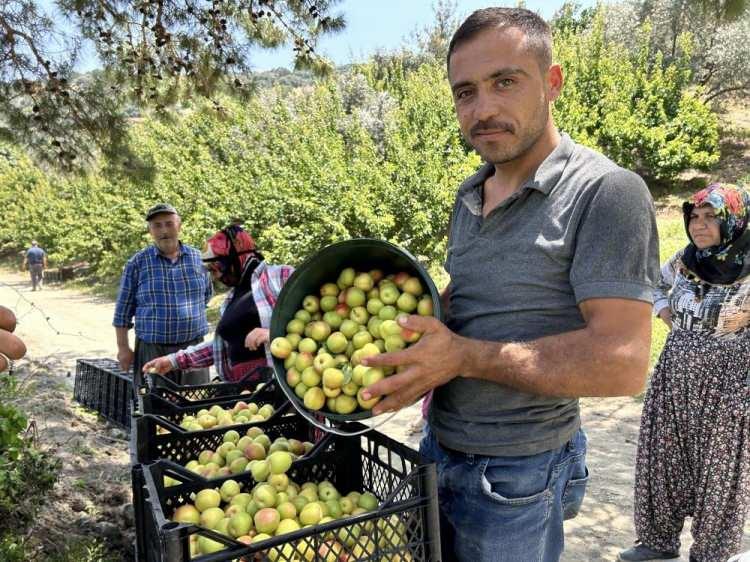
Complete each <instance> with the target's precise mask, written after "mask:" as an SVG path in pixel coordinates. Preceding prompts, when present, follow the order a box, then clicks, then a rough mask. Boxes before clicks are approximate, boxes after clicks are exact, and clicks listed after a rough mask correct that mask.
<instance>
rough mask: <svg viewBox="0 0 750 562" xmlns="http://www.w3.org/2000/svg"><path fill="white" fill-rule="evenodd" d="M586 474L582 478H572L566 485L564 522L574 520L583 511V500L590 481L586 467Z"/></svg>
mask: <svg viewBox="0 0 750 562" xmlns="http://www.w3.org/2000/svg"><path fill="white" fill-rule="evenodd" d="M583 470H584V474H583V476H582V477H580V478H575V477H574V478H571V479H570V480H568V482H567V483H566V484H565V492H563V498H562V504H563V520H565V521H567V520H568V519H573V518H574V517H575V516H576V515H578V511H579V510H580V509H581V504H582V503H583V498H584V496H585V495H586V484H587V483H588V481H589V469H588V468H587V467H586V466H585V465H584V467H583Z"/></svg>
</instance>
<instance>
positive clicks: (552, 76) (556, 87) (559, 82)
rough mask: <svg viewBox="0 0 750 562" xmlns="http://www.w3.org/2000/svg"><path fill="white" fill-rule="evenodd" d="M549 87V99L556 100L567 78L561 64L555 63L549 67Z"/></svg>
mask: <svg viewBox="0 0 750 562" xmlns="http://www.w3.org/2000/svg"><path fill="white" fill-rule="evenodd" d="M546 78H547V89H548V91H549V101H555V100H556V99H557V98H558V97H559V96H560V92H562V88H563V84H564V83H565V79H564V78H563V72H562V68H561V67H560V65H559V64H553V65H551V66H550V67H549V69H547V77H546Z"/></svg>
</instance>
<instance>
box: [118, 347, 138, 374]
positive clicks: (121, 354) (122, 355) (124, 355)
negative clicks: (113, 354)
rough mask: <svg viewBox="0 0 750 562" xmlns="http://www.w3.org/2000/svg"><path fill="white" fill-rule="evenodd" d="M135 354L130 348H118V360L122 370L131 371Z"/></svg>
mask: <svg viewBox="0 0 750 562" xmlns="http://www.w3.org/2000/svg"><path fill="white" fill-rule="evenodd" d="M134 359H135V354H134V353H133V350H132V349H130V347H118V348H117V360H118V361H119V362H120V369H122V370H123V371H124V372H126V373H127V372H128V371H129V370H130V366H131V365H132V364H133V360H134Z"/></svg>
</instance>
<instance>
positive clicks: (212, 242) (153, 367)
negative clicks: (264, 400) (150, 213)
mask: <svg viewBox="0 0 750 562" xmlns="http://www.w3.org/2000/svg"><path fill="white" fill-rule="evenodd" d="M203 263H204V264H205V265H206V268H207V269H208V270H209V271H210V272H211V275H212V276H213V278H214V279H215V280H217V281H221V282H222V283H223V284H224V285H226V286H227V287H230V291H229V292H228V293H227V296H226V298H225V299H224V302H223V303H222V306H221V317H220V320H219V323H218V325H217V326H216V332H215V334H214V339H213V341H208V342H204V343H202V344H199V345H195V346H192V347H188V348H187V349H183V350H180V351H178V352H177V353H173V354H171V355H165V356H163V357H157V358H156V359H153V360H152V361H149V362H148V363H146V364H145V365H144V366H143V369H144V372H152V373H153V372H155V373H167V372H169V371H171V370H173V369H192V368H199V367H208V366H210V365H214V366H215V367H216V370H217V371H218V373H219V376H220V377H221V379H222V380H226V381H237V380H240V379H245V380H251V381H252V380H253V378H255V379H257V380H258V381H260V380H262V379H264V378H266V377H267V375H268V369H267V368H266V367H267V366H268V365H269V364H270V354H269V351H268V349H267V347H268V346H267V345H266V344H268V339H269V337H268V328H269V326H270V324H271V312H272V310H273V307H274V305H275V304H276V299H277V297H278V295H279V293H280V292H281V288H282V287H283V286H284V283H286V280H287V279H288V278H289V276H290V275H291V274H292V271H293V268H292V267H290V266H286V265H280V266H275V265H268V264H267V263H266V262H265V260H264V259H263V255H262V254H261V253H260V252H258V250H257V248H256V246H255V241H254V240H253V238H252V236H250V235H249V234H248V233H247V232H246V231H245V230H243V229H242V227H241V226H238V225H231V226H228V227H227V228H224V229H222V230H220V231H219V232H217V233H216V234H214V235H213V236H212V237H211V238H209V239H208V241H207V242H206V250H205V251H204V252H203Z"/></svg>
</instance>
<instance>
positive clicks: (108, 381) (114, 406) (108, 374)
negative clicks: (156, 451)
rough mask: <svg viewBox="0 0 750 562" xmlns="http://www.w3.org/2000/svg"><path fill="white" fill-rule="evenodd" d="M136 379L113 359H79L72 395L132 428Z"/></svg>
mask: <svg viewBox="0 0 750 562" xmlns="http://www.w3.org/2000/svg"><path fill="white" fill-rule="evenodd" d="M132 398H133V380H132V376H131V375H130V374H129V373H124V372H122V371H121V370H120V365H119V363H118V362H117V361H115V360H113V359H78V360H77V361H76V378H75V384H74V387H73V399H74V400H76V401H77V402H79V403H80V404H81V405H83V406H85V407H87V408H90V409H92V410H95V411H97V412H99V413H100V414H101V415H102V416H104V417H105V418H107V419H108V420H109V421H111V422H112V423H114V424H116V425H119V426H120V427H123V428H126V429H128V428H130V403H131V401H132Z"/></svg>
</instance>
